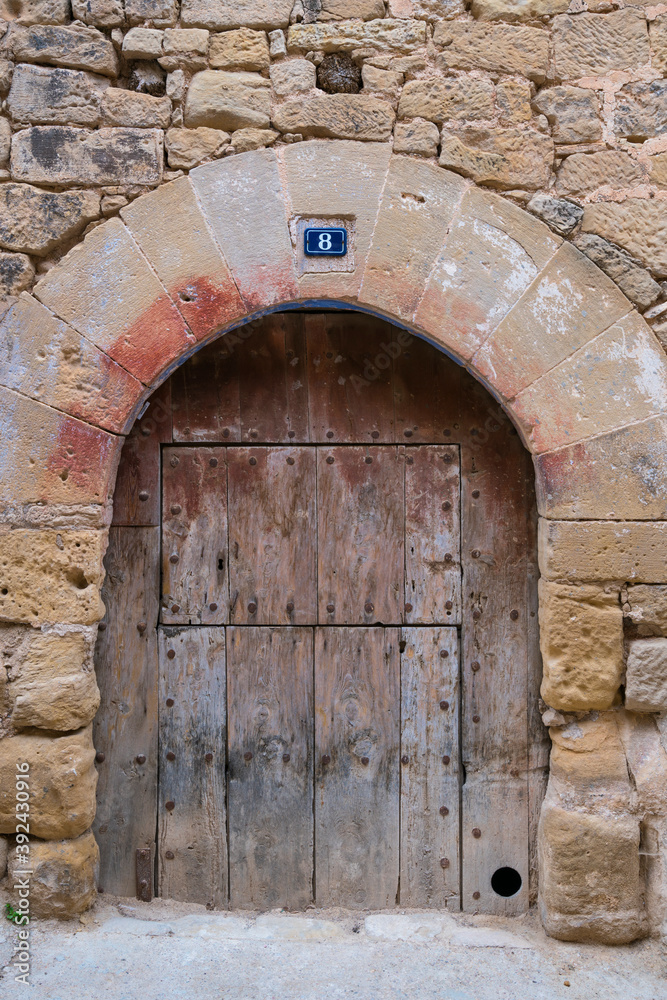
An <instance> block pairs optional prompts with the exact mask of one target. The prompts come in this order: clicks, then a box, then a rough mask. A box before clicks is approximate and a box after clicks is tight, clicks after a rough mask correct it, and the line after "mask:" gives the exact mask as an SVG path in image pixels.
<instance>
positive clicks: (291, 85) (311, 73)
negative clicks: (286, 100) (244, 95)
mask: <svg viewBox="0 0 667 1000" xmlns="http://www.w3.org/2000/svg"><path fill="white" fill-rule="evenodd" d="M270 76H271V86H272V87H273V89H274V91H275V92H276V94H278V96H279V97H286V96H287V95H289V94H301V93H305V92H306V91H308V90H312V89H313V88H314V87H316V86H317V71H316V69H315V66H314V65H313V63H311V62H310V61H309V60H308V59H287V60H285V62H279V63H274V64H273V65H272V66H271V73H270Z"/></svg>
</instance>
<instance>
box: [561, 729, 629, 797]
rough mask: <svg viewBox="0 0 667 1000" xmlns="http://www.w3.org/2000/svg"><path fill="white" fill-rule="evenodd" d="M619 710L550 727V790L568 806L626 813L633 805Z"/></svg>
mask: <svg viewBox="0 0 667 1000" xmlns="http://www.w3.org/2000/svg"><path fill="white" fill-rule="evenodd" d="M619 715H620V713H619V711H612V712H600V713H598V712H593V713H592V714H591V715H589V716H588V717H584V718H579V719H576V718H575V719H572V718H571V717H570V718H571V721H569V722H567V723H566V724H565V725H563V724H562V723H561V725H559V726H556V727H552V728H551V729H550V731H549V732H550V735H551V743H552V746H551V755H550V759H549V780H550V782H551V787H550V790H549V791H550V795H553V794H554V793H557V794H558V796H559V798H560V801H561V803H562V804H564V805H565V804H567V807H568V808H569V809H585V810H586V811H588V812H593V811H596V810H598V809H599V810H600V811H603V810H604V811H605V812H607V813H609V812H618V813H624V812H626V811H628V810H630V809H632V808H633V806H634V800H635V792H634V789H633V787H632V785H631V783H630V778H629V775H628V762H627V760H626V756H625V747H624V743H623V740H622V737H621V733H620V730H619V725H618V722H619ZM562 718H563V717H562V716H561V719H562Z"/></svg>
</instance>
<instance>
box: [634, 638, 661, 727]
mask: <svg viewBox="0 0 667 1000" xmlns="http://www.w3.org/2000/svg"><path fill="white" fill-rule="evenodd" d="M626 669H627V673H626V682H625V707H626V708H627V709H629V710H630V711H631V712H665V711H667V639H661V638H658V639H634V640H633V641H632V642H630V643H629V645H628V662H627V668H626Z"/></svg>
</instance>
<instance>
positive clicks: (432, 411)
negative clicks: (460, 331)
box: [393, 330, 466, 444]
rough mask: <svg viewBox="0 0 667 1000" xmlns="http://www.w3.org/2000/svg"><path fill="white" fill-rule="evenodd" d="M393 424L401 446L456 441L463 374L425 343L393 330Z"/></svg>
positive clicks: (446, 358)
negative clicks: (394, 344)
mask: <svg viewBox="0 0 667 1000" xmlns="http://www.w3.org/2000/svg"><path fill="white" fill-rule="evenodd" d="M394 341H395V343H396V348H394V353H395V355H396V356H395V358H394V370H393V385H394V421H395V434H396V440H397V441H399V442H404V443H405V444H408V443H411V444H417V443H422V442H423V443H426V444H431V443H436V442H442V443H445V444H446V443H448V442H450V441H456V440H457V429H458V426H457V425H458V413H459V410H460V406H461V389H460V384H461V377H462V376H463V377H464V378H465V377H466V373H465V372H464V371H463V369H461V368H460V367H459V366H458V365H457V364H455V363H454V362H452V360H451V359H450V358H448V357H447V356H446V355H445V354H443V353H442V351H438V350H436V349H434V347H433V345H432V344H429V343H428V341H426V340H422V339H421V338H420V337H414V336H411V335H409V334H408V333H407V332H406V331H405V330H394Z"/></svg>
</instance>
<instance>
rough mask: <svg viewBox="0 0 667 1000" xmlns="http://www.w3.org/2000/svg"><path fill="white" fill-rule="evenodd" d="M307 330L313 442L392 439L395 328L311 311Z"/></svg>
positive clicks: (360, 317) (355, 317) (358, 316)
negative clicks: (391, 345)
mask: <svg viewBox="0 0 667 1000" xmlns="http://www.w3.org/2000/svg"><path fill="white" fill-rule="evenodd" d="M306 331H307V344H308V405H309V408H310V433H311V440H312V441H321V442H342V441H360V442H368V443H369V444H370V443H372V442H387V443H390V442H393V440H394V407H393V390H392V377H393V376H392V365H393V361H392V357H391V354H392V351H391V348H390V347H389V345H390V344H391V340H392V328H391V327H390V326H388V325H387V324H386V323H384V322H382V321H381V320H378V319H375V318H374V317H371V316H364V315H362V314H359V313H351V312H350V313H345V312H340V313H324V314H308V315H307V316H306ZM388 347H389V350H387V348H388Z"/></svg>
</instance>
